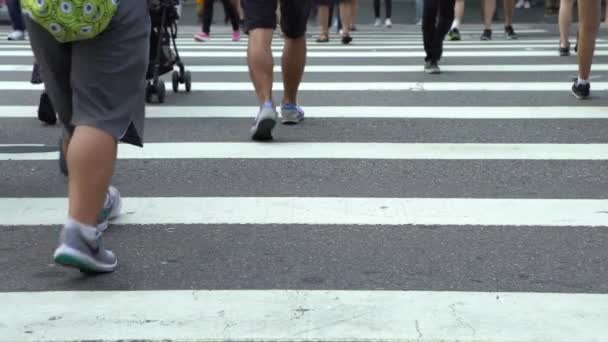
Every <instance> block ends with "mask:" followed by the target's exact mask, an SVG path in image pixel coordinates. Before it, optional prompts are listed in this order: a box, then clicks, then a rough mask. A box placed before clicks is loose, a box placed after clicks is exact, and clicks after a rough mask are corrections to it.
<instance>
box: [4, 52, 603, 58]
mask: <svg viewBox="0 0 608 342" xmlns="http://www.w3.org/2000/svg"><path fill="white" fill-rule="evenodd" d="M246 55H247V53H246V52H245V51H235V52H224V51H221V52H219V51H201V52H199V51H182V52H180V56H181V57H189V58H195V57H196V58H198V57H202V58H245V57H246ZM273 55H274V57H277V58H280V57H281V56H282V53H281V52H280V51H274V52H273ZM32 56H33V54H32V51H29V50H0V57H32ZM307 56H308V57H310V58H335V57H340V58H422V57H425V56H426V54H425V52H424V51H391V52H387V51H384V52H382V51H347V50H345V51H340V52H319V51H313V52H309V53H308V54H307ZM444 56H445V57H446V58H456V57H555V58H558V55H557V54H556V53H555V51H549V50H546V51H446V52H445V54H444ZM595 56H608V50H597V51H596V52H595Z"/></svg>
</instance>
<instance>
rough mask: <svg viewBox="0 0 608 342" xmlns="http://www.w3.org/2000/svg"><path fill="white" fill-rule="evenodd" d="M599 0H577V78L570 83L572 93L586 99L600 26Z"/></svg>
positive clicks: (588, 94)
mask: <svg viewBox="0 0 608 342" xmlns="http://www.w3.org/2000/svg"><path fill="white" fill-rule="evenodd" d="M601 10H602V6H601V2H600V0H581V1H578V18H579V39H578V56H577V58H578V78H577V79H576V80H575V81H574V84H573V85H572V94H573V95H574V96H575V97H577V98H578V99H587V98H589V97H590V95H591V84H590V82H589V77H590V75H591V65H592V63H593V54H594V53H595V44H596V40H597V35H598V32H599V27H600V24H601V23H600V20H601V18H600V16H601Z"/></svg>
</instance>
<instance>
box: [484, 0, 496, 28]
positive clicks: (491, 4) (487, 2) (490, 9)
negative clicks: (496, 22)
mask: <svg viewBox="0 0 608 342" xmlns="http://www.w3.org/2000/svg"><path fill="white" fill-rule="evenodd" d="M483 4H484V6H483V25H484V28H485V29H486V30H491V29H492V17H494V12H496V0H484V2H483Z"/></svg>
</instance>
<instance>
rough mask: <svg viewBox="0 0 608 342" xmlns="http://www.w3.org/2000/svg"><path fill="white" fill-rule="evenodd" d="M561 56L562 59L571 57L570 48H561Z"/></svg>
mask: <svg viewBox="0 0 608 342" xmlns="http://www.w3.org/2000/svg"><path fill="white" fill-rule="evenodd" d="M558 51H559V55H560V56H561V57H565V56H570V47H561V46H560V47H559V50H558Z"/></svg>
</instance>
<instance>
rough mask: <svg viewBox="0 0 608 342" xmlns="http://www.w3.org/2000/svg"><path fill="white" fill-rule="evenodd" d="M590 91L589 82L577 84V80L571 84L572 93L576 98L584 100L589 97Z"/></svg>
mask: <svg viewBox="0 0 608 342" xmlns="http://www.w3.org/2000/svg"><path fill="white" fill-rule="evenodd" d="M590 93H591V84H590V83H587V84H579V83H578V81H574V84H573V85H572V95H574V96H576V98H577V99H580V100H585V99H588V98H589V95H590Z"/></svg>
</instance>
